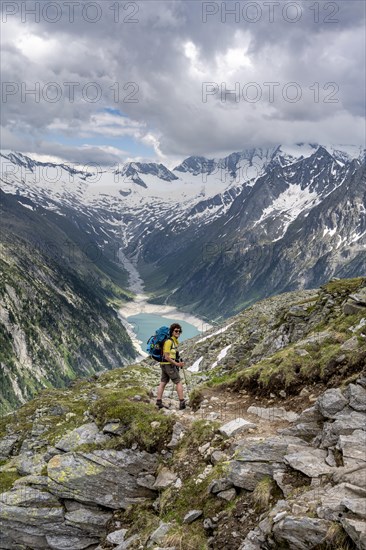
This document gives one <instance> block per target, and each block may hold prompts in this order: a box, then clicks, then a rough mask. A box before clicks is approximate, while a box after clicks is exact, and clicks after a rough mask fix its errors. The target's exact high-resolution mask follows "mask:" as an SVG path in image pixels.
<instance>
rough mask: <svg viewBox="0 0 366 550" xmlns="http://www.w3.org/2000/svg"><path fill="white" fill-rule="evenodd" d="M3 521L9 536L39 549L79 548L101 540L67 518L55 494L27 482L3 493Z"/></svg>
mask: <svg viewBox="0 0 366 550" xmlns="http://www.w3.org/2000/svg"><path fill="white" fill-rule="evenodd" d="M0 521H1V526H2V531H3V533H4V534H5V535H6V536H7V537H8V538H10V539H11V540H13V541H15V542H16V543H18V544H20V545H21V544H23V545H25V546H27V547H30V548H35V549H37V550H38V549H43V548H44V549H49V548H52V549H55V550H66V548H67V549H69V548H75V550H78V549H83V548H87V547H88V546H90V545H91V544H97V543H98V539H97V537H93V536H89V535H88V533H87V532H83V531H81V530H80V529H79V528H76V527H74V526H73V525H69V524H67V523H66V522H65V518H64V508H63V506H62V505H61V502H59V500H58V499H57V498H55V496H54V495H52V494H50V493H49V492H47V491H40V490H38V489H34V488H31V487H27V486H24V485H23V486H22V485H19V486H17V487H15V488H13V489H12V490H11V491H9V492H7V493H3V494H2V495H1V496H0Z"/></svg>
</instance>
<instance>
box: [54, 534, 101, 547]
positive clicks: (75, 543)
mask: <svg viewBox="0 0 366 550" xmlns="http://www.w3.org/2000/svg"><path fill="white" fill-rule="evenodd" d="M46 541H47V543H48V548H51V549H52V550H70V548H72V549H73V550H83V549H84V548H86V549H87V548H90V546H91V545H92V544H96V543H97V542H98V540H97V539H93V538H88V537H86V536H83V535H81V536H80V537H77V536H75V537H67V536H64V535H46Z"/></svg>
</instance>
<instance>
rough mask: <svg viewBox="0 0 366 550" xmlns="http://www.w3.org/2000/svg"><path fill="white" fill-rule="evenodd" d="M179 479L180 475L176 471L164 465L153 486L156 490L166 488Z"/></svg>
mask: <svg viewBox="0 0 366 550" xmlns="http://www.w3.org/2000/svg"><path fill="white" fill-rule="evenodd" d="M177 479H178V475H177V474H176V473H174V472H172V471H171V470H169V469H168V468H166V467H164V468H162V469H161V470H160V472H159V474H158V476H157V478H156V481H155V483H154V485H153V488H154V489H156V490H158V489H166V488H167V487H169V486H170V485H172V484H173V483H175V482H176V481H177Z"/></svg>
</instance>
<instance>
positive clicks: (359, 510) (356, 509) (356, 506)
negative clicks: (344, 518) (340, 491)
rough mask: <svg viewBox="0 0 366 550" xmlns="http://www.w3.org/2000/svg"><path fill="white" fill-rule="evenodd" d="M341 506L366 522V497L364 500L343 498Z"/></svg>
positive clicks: (365, 496)
mask: <svg viewBox="0 0 366 550" xmlns="http://www.w3.org/2000/svg"><path fill="white" fill-rule="evenodd" d="M341 504H342V506H344V507H345V508H347V510H350V512H353V513H354V514H356V515H357V516H359V518H360V519H362V520H363V521H365V520H366V495H364V496H363V497H362V498H347V497H346V498H343V499H342V501H341Z"/></svg>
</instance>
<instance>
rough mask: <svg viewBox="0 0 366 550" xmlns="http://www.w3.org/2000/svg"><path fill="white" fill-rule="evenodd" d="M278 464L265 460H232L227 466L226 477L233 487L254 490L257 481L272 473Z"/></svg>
mask: <svg viewBox="0 0 366 550" xmlns="http://www.w3.org/2000/svg"><path fill="white" fill-rule="evenodd" d="M276 466H277V467H279V466H280V465H279V464H277V465H276V464H273V463H271V464H269V463H266V462H240V461H238V460H233V461H232V462H231V463H230V464H229V467H228V472H227V474H226V476H227V479H228V480H229V481H231V483H232V484H233V485H234V486H235V487H240V488H242V489H246V490H247V491H254V489H255V487H256V485H257V483H258V482H259V481H261V479H263V478H264V477H265V476H270V475H272V472H273V469H274V468H275V467H276Z"/></svg>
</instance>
